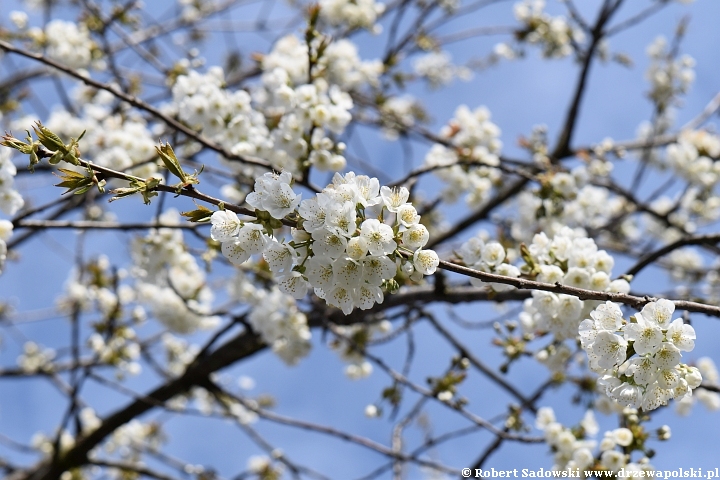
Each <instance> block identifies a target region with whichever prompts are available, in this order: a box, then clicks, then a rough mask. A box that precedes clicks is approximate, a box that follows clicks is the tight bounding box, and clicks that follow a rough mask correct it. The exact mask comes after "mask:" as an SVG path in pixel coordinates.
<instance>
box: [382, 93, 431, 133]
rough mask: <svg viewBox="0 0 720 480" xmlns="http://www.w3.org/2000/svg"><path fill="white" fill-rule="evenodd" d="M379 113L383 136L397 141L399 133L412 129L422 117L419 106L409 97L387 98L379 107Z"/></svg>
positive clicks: (422, 113)
mask: <svg viewBox="0 0 720 480" xmlns="http://www.w3.org/2000/svg"><path fill="white" fill-rule="evenodd" d="M380 113H381V117H380V122H381V123H382V125H383V135H384V136H385V138H387V139H388V140H397V138H398V136H399V132H401V131H403V130H405V129H407V128H411V127H413V126H414V125H415V124H416V123H417V122H418V120H421V119H422V117H424V112H423V111H422V109H421V107H420V104H419V103H418V101H417V100H416V99H415V98H414V97H412V96H411V95H400V96H394V97H390V98H388V99H387V100H386V101H385V102H384V103H383V104H382V105H381V106H380Z"/></svg>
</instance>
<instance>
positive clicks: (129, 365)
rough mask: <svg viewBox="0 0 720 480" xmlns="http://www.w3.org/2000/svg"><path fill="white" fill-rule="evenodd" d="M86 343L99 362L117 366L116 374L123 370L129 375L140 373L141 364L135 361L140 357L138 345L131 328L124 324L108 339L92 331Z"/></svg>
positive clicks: (120, 374)
mask: <svg viewBox="0 0 720 480" xmlns="http://www.w3.org/2000/svg"><path fill="white" fill-rule="evenodd" d="M88 345H89V346H90V348H91V349H92V351H93V352H94V353H95V355H96V357H97V359H98V360H99V361H100V362H102V363H103V364H111V365H114V366H115V367H117V368H118V370H117V371H116V375H117V376H122V373H123V372H127V373H128V374H130V375H137V374H139V373H140V371H141V366H140V363H138V362H137V360H138V359H139V357H140V345H139V344H138V342H137V338H136V334H135V330H133V329H132V328H129V327H124V326H123V327H120V328H117V329H115V330H114V331H113V332H112V336H111V337H110V338H109V339H106V338H104V337H103V336H102V335H100V334H99V333H94V334H92V335H90V337H89V338H88Z"/></svg>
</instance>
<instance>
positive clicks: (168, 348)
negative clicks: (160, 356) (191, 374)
mask: <svg viewBox="0 0 720 480" xmlns="http://www.w3.org/2000/svg"><path fill="white" fill-rule="evenodd" d="M160 340H161V342H162V345H163V347H164V348H165V362H166V363H165V369H166V370H167V371H168V372H169V373H170V374H171V375H175V376H176V377H179V376H180V375H182V374H183V373H184V372H185V367H187V366H188V365H190V363H191V362H192V361H193V360H195V357H197V354H198V353H200V347H198V346H197V345H196V344H194V343H190V342H188V341H187V340H184V339H182V338H178V337H176V336H175V335H173V334H172V333H170V332H166V333H164V334H163V336H162V337H161V338H160Z"/></svg>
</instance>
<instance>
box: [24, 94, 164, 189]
mask: <svg viewBox="0 0 720 480" xmlns="http://www.w3.org/2000/svg"><path fill="white" fill-rule="evenodd" d="M73 100H74V101H75V105H76V106H77V108H78V109H79V110H80V112H70V111H67V110H65V109H56V110H54V111H53V112H52V113H51V114H50V117H49V118H48V119H47V121H46V122H44V124H45V126H46V127H47V128H49V129H50V130H51V131H52V132H54V133H55V134H57V135H58V136H60V137H61V138H67V139H69V138H71V137H72V138H78V137H79V136H80V135H81V134H82V133H83V132H85V135H84V136H83V138H82V154H83V157H84V158H87V159H89V160H91V161H92V162H93V163H95V164H98V165H101V166H104V167H108V168H112V169H114V170H121V171H126V172H127V173H130V174H133V175H137V176H139V177H142V178H148V177H151V176H156V177H160V174H159V173H158V166H157V162H155V161H154V159H155V157H156V156H157V153H156V152H155V145H156V139H155V138H154V135H153V133H152V132H151V131H150V129H149V128H148V125H147V123H146V122H145V120H144V119H143V118H142V116H141V115H138V114H137V113H136V112H134V111H133V110H131V109H130V108H129V105H127V104H120V105H119V110H120V111H117V110H118V108H117V107H118V106H117V105H115V97H114V96H113V95H112V94H111V93H109V92H106V91H104V90H95V89H92V88H89V87H85V86H79V87H77V88H76V89H75V90H74V91H73ZM36 121H37V118H36V117H32V116H27V117H23V118H20V119H18V120H17V121H15V122H14V123H13V127H14V129H16V130H20V131H22V130H30V129H31V125H32V124H33V123H35V122H36ZM63 168H70V169H72V168H79V167H73V166H72V165H67V164H66V165H64V166H63Z"/></svg>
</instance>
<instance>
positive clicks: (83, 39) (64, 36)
mask: <svg viewBox="0 0 720 480" xmlns="http://www.w3.org/2000/svg"><path fill="white" fill-rule="evenodd" d="M30 30H35V29H30ZM37 30H38V31H34V32H30V33H31V36H33V37H35V38H37V39H38V40H40V43H41V44H42V45H43V46H45V47H46V48H47V50H46V52H47V56H48V57H50V58H52V59H53V60H57V61H58V62H60V63H62V64H63V65H65V66H67V67H70V68H86V67H87V66H89V65H90V63H91V62H92V60H93V50H94V49H95V46H94V44H93V41H92V40H91V39H90V32H89V31H88V29H87V27H86V26H85V25H84V24H82V23H81V24H76V23H73V22H68V21H65V20H59V19H56V20H51V21H50V22H48V24H47V25H46V27H45V31H44V32H42V31H39V29H37Z"/></svg>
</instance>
